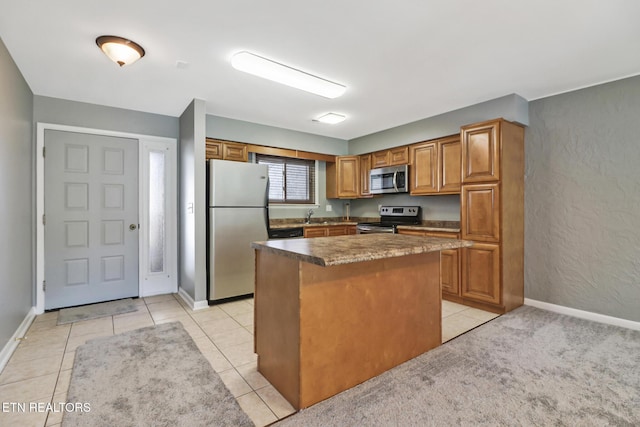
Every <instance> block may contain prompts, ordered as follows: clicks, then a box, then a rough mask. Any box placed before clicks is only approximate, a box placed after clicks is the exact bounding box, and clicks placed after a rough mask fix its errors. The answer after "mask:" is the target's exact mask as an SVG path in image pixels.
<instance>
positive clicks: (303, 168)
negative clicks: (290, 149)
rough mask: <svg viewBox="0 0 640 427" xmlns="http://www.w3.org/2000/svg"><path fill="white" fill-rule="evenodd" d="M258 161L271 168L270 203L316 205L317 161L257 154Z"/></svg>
mask: <svg viewBox="0 0 640 427" xmlns="http://www.w3.org/2000/svg"><path fill="white" fill-rule="evenodd" d="M256 161H257V162H258V163H259V164H262V165H267V166H269V203H292V204H293V203H297V204H314V203H315V188H316V182H315V181H316V170H315V169H316V162H315V160H306V159H294V158H290V157H279V156H267V155H264V154H256Z"/></svg>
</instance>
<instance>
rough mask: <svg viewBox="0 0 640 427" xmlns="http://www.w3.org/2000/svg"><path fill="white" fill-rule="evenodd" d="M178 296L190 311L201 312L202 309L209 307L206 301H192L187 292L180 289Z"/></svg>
mask: <svg viewBox="0 0 640 427" xmlns="http://www.w3.org/2000/svg"><path fill="white" fill-rule="evenodd" d="M178 295H180V297H181V298H182V299H183V300H184V302H186V303H187V304H188V305H189V307H191V309H192V310H202V309H203V308H207V307H209V302H208V301H206V300H205V301H194V300H193V298H191V295H189V294H188V293H187V291H185V290H184V289H182V288H181V287H180V288H178Z"/></svg>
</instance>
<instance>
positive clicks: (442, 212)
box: [351, 194, 460, 221]
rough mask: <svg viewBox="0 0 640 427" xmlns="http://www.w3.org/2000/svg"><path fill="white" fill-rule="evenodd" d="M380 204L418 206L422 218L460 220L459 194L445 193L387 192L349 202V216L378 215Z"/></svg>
mask: <svg viewBox="0 0 640 427" xmlns="http://www.w3.org/2000/svg"><path fill="white" fill-rule="evenodd" d="M380 205H391V206H420V207H422V219H425V220H440V221H460V196H459V195H457V194H446V195H440V196H410V195H408V194H387V195H384V196H381V197H375V198H372V199H359V200H353V201H352V202H351V216H359V217H373V216H379V215H380V214H379V210H378V207H379V206H380Z"/></svg>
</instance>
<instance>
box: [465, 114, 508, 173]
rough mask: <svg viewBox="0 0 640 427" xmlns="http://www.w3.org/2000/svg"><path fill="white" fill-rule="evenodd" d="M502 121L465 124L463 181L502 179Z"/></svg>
mask: <svg viewBox="0 0 640 427" xmlns="http://www.w3.org/2000/svg"><path fill="white" fill-rule="evenodd" d="M501 124H502V122H501V121H492V122H486V123H483V124H479V125H469V126H463V127H462V128H461V135H462V182H463V183H465V184H467V183H473V182H489V181H499V180H500V141H499V140H498V138H499V136H500V131H501V129H500V128H501Z"/></svg>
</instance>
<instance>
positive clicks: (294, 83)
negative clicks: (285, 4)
mask: <svg viewBox="0 0 640 427" xmlns="http://www.w3.org/2000/svg"><path fill="white" fill-rule="evenodd" d="M231 65H233V68H235V69H236V70H240V71H244V72H245V73H249V74H253V75H254V76H258V77H262V78H264V79H268V80H272V81H274V82H278V83H282V84H284V85H287V86H291V87H294V88H296V89H301V90H304V91H307V92H311V93H314V94H316V95H320V96H324V97H325V98H337V97H339V96H341V95H342V94H343V93H344V91H345V90H346V89H347V88H346V87H345V86H343V85H341V84H338V83H334V82H331V81H329V80H325V79H323V78H320V77H316V76H314V75H312V74H309V73H305V72H304V71H300V70H296V69H295V68H291V67H288V66H286V65H283V64H280V63H278V62H274V61H271V60H270V59H266V58H263V57H261V56H258V55H254V54H253V53H250V52H246V51H243V52H238V53H236V54H235V55H233V57H232V58H231Z"/></svg>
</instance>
